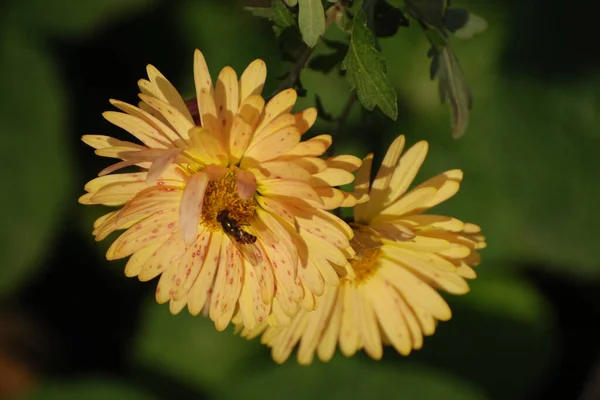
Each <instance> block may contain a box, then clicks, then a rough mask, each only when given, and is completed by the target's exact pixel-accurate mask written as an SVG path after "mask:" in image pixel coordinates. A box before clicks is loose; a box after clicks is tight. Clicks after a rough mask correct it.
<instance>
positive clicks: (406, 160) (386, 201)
mask: <svg viewBox="0 0 600 400" xmlns="http://www.w3.org/2000/svg"><path fill="white" fill-rule="evenodd" d="M428 149H429V145H428V144H427V142H426V141H420V142H418V143H416V144H415V145H414V146H412V147H411V148H410V149H408V150H407V151H406V153H404V155H403V156H402V158H401V159H400V162H399V163H398V166H397V167H396V169H395V170H394V171H393V174H392V177H391V180H390V182H389V187H390V188H391V189H390V191H389V193H388V194H387V196H385V197H384V198H382V201H383V203H382V204H381V205H380V206H383V207H385V206H388V205H390V204H392V203H393V202H395V201H396V200H397V199H398V198H400V196H402V195H403V194H404V193H406V191H407V190H408V187H409V186H410V185H411V183H412V182H413V180H414V179H415V176H416V175H417V172H419V169H420V168H421V165H423V161H425V157H426V156H427V151H428ZM371 197H373V194H371ZM375 211H376V210H375Z"/></svg>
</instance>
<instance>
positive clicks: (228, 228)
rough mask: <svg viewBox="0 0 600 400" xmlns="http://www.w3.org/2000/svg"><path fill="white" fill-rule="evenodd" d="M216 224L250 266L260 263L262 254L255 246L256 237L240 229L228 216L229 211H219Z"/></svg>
mask: <svg viewBox="0 0 600 400" xmlns="http://www.w3.org/2000/svg"><path fill="white" fill-rule="evenodd" d="M217 222H219V223H220V224H221V227H222V228H223V232H225V233H226V234H227V235H228V236H229V237H230V238H232V239H233V240H232V241H231V242H232V243H233V244H234V246H235V247H236V248H237V249H238V250H239V251H240V253H242V254H243V255H244V257H245V258H246V260H248V261H249V262H250V263H251V264H252V265H258V264H260V262H261V261H262V252H261V251H260V248H259V247H258V246H257V245H256V236H254V235H252V234H250V233H248V232H246V231H245V230H243V229H242V226H241V225H240V223H239V222H238V221H237V220H236V219H235V218H233V217H231V216H230V215H229V210H221V211H219V214H217Z"/></svg>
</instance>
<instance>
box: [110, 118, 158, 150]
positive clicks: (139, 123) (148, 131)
mask: <svg viewBox="0 0 600 400" xmlns="http://www.w3.org/2000/svg"><path fill="white" fill-rule="evenodd" d="M102 116H103V117H104V118H105V119H106V120H107V121H108V122H110V123H111V124H113V125H116V126H118V127H119V128H121V129H124V130H126V131H127V132H129V133H131V134H132V135H133V136H135V137H136V138H137V139H139V140H140V141H141V142H142V143H144V144H145V145H146V146H148V147H152V148H155V149H162V148H166V147H169V146H170V140H169V137H168V136H167V135H165V134H164V133H162V132H160V131H159V130H158V129H156V128H155V127H153V126H152V125H150V124H149V123H147V122H146V121H144V120H142V119H140V118H138V117H134V116H133V115H129V114H125V113H122V112H117V111H105V112H104V113H102Z"/></svg>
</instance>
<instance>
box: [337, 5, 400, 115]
mask: <svg viewBox="0 0 600 400" xmlns="http://www.w3.org/2000/svg"><path fill="white" fill-rule="evenodd" d="M342 68H343V69H345V70H346V71H347V73H348V75H347V76H348V80H349V82H350V85H351V86H352V88H353V89H354V88H355V89H356V93H357V94H358V99H359V100H360V102H361V103H362V105H363V106H364V107H365V108H366V109H367V110H369V111H371V110H373V109H374V108H375V106H379V108H380V109H381V111H383V113H384V114H385V115H387V116H388V117H390V118H391V119H393V120H396V118H397V117H398V104H397V96H396V91H395V90H394V87H393V86H392V85H391V83H390V81H389V80H388V78H387V77H386V70H387V68H386V65H385V58H384V57H383V56H382V55H381V53H380V52H379V51H378V50H377V48H375V38H374V37H373V33H372V32H371V30H370V29H369V28H368V27H367V20H366V15H365V12H364V11H362V10H358V12H357V13H356V15H355V16H354V24H353V27H352V35H351V38H350V47H349V49H348V53H347V54H346V57H345V58H344V62H343V64H342Z"/></svg>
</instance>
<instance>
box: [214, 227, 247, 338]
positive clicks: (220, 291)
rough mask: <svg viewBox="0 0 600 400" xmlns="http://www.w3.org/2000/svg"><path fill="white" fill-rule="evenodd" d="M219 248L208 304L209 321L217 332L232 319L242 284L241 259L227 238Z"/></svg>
mask: <svg viewBox="0 0 600 400" xmlns="http://www.w3.org/2000/svg"><path fill="white" fill-rule="evenodd" d="M224 243H226V244H224V245H223V246H222V248H221V262H220V265H219V269H218V271H217V277H216V278H215V286H214V292H213V294H212V297H211V300H210V301H211V303H210V313H209V316H210V319H212V320H213V321H214V322H215V327H216V328H217V330H218V331H222V330H224V329H225V328H226V327H227V326H228V325H229V322H230V321H231V318H232V317H233V312H234V311H235V309H236V306H237V303H238V299H239V297H240V291H241V290H242V282H243V273H244V271H243V268H244V267H243V265H242V263H243V262H245V261H243V257H242V255H241V254H240V252H239V251H238V250H237V248H235V246H234V245H233V244H232V243H231V240H230V239H229V238H226V239H225V242H224Z"/></svg>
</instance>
